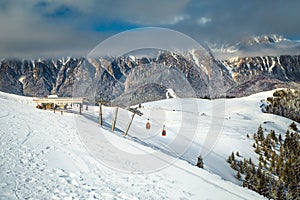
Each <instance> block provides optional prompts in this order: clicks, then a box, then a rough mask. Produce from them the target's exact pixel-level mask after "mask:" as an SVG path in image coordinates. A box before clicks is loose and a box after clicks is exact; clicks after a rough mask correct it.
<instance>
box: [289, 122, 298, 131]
mask: <svg viewBox="0 0 300 200" xmlns="http://www.w3.org/2000/svg"><path fill="white" fill-rule="evenodd" d="M290 128H291V129H292V130H293V131H297V130H298V128H297V125H296V124H295V122H293V123H291V124H290Z"/></svg>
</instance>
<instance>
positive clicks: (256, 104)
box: [0, 91, 291, 199]
mask: <svg viewBox="0 0 300 200" xmlns="http://www.w3.org/2000/svg"><path fill="white" fill-rule="evenodd" d="M271 94H272V92H271V91H270V92H264V93H259V94H256V95H252V96H249V97H245V98H239V99H226V100H224V99H220V100H214V101H209V100H199V99H179V98H176V99H167V100H162V101H156V102H150V103H146V104H143V105H142V108H141V111H142V112H143V113H144V114H143V116H141V117H140V116H135V118H134V120H133V123H132V126H131V128H130V130H129V133H128V136H126V137H124V136H123V133H124V130H126V127H127V125H128V122H129V120H130V117H131V113H129V112H128V111H127V110H123V109H119V112H118V118H117V123H116V129H115V131H114V132H111V130H110V126H111V122H112V118H113V114H114V111H115V109H114V108H108V107H104V108H103V127H102V128H101V127H100V126H99V125H98V107H92V106H90V107H89V109H88V110H87V111H86V110H84V111H83V115H81V116H80V115H78V114H77V113H76V111H73V112H70V113H66V112H65V113H64V114H63V115H61V114H60V113H59V112H56V113H53V112H51V111H44V110H38V109H36V108H35V107H34V106H33V104H32V98H29V97H20V96H16V95H11V94H5V93H0V127H1V128H0V138H1V140H0V157H1V159H0V166H1V170H0V177H1V178H0V199H26V198H27V199H263V197H261V196H260V195H258V194H256V193H254V192H252V191H250V190H248V189H245V188H242V187H240V186H238V185H239V184H241V183H240V182H238V181H236V179H235V178H234V174H235V173H234V171H233V170H231V169H230V168H229V166H227V165H228V164H227V163H226V159H227V157H228V155H229V154H230V153H231V152H232V151H239V152H240V154H241V155H242V156H246V157H252V158H253V160H254V161H255V157H256V156H255V154H254V153H253V149H252V147H251V145H252V143H253V141H252V139H247V138H246V133H249V134H250V135H252V133H254V132H255V131H256V130H257V127H258V126H259V124H261V123H263V122H266V123H264V124H263V127H264V128H266V129H267V130H268V129H275V130H276V131H285V129H286V127H287V126H288V125H289V124H290V123H291V121H290V120H288V119H285V118H282V117H279V116H275V115H270V114H264V113H262V112H261V110H260V105H261V102H260V100H261V99H263V98H265V97H267V96H270V95H271ZM147 119H149V121H150V123H151V129H150V130H146V129H145V124H146V122H147ZM163 125H165V126H166V131H167V135H166V136H165V137H162V136H161V130H162V126H163ZM199 154H201V155H203V157H204V169H199V168H198V167H195V166H194V165H195V163H196V161H197V156H198V155H199Z"/></svg>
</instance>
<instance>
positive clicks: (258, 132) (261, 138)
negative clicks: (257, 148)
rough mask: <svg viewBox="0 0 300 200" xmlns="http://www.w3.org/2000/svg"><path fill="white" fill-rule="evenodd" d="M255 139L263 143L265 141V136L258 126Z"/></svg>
mask: <svg viewBox="0 0 300 200" xmlns="http://www.w3.org/2000/svg"><path fill="white" fill-rule="evenodd" d="M257 139H258V140H259V141H263V140H264V139H265V136H264V131H263V128H262V126H261V125H260V126H259V127H258V129H257Z"/></svg>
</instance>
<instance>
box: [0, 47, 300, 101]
mask: <svg viewBox="0 0 300 200" xmlns="http://www.w3.org/2000/svg"><path fill="white" fill-rule="evenodd" d="M0 77H1V79H0V90H1V91H4V92H9V93H14V94H21V95H26V96H45V95H47V94H57V95H59V96H84V97H87V98H88V99H89V100H90V101H94V100H96V101H97V100H99V98H100V99H102V100H104V101H110V102H112V103H113V104H118V105H122V106H129V105H133V104H137V103H141V102H145V101H151V100H158V99H164V98H166V90H167V89H168V88H171V89H173V90H174V92H175V93H176V95H177V96H178V97H198V98H220V97H238V96H244V95H249V94H252V93H256V92H259V91H264V90H270V89H274V88H277V87H290V88H295V89H297V88H300V55H280V56H253V57H234V58H230V59H216V58H215V56H214V55H213V52H212V51H210V50H207V49H204V48H203V49H196V50H189V51H188V52H170V51H160V52H158V53H157V56H155V57H134V56H132V55H127V56H118V57H100V58H95V57H94V58H86V57H82V58H73V57H68V58H61V59H35V60H28V59H23V60H20V59H2V60H1V61H0Z"/></svg>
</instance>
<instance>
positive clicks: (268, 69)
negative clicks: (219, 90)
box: [220, 55, 300, 96]
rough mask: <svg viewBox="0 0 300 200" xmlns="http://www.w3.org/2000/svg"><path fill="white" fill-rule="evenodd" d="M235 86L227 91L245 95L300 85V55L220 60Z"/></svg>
mask: <svg viewBox="0 0 300 200" xmlns="http://www.w3.org/2000/svg"><path fill="white" fill-rule="evenodd" d="M220 62H221V63H222V64H223V65H224V66H225V67H226V69H227V71H228V73H229V74H230V76H231V78H232V80H233V81H234V83H235V86H234V87H232V88H230V89H229V90H228V91H227V94H229V95H232V96H243V95H248V94H252V93H255V92H259V91H263V90H270V89H274V88H278V87H292V88H297V87H299V83H300V56H299V55H295V56H290V55H283V56H265V57H243V58H233V59H230V60H224V61H220Z"/></svg>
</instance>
